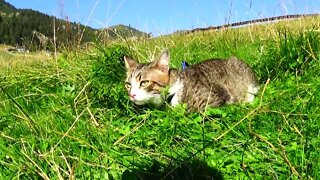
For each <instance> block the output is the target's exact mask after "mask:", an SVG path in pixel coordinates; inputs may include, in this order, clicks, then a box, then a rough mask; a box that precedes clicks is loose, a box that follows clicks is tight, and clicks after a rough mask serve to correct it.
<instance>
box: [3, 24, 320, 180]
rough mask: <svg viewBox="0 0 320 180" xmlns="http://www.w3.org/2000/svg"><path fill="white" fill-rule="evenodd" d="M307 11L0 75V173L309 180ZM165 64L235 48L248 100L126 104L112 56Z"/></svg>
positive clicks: (313, 174) (318, 158)
mask: <svg viewBox="0 0 320 180" xmlns="http://www.w3.org/2000/svg"><path fill="white" fill-rule="evenodd" d="M318 20H319V19H317V18H306V19H301V20H294V21H293V20H291V21H288V22H286V21H282V22H279V23H276V24H267V25H257V26H249V27H243V28H239V29H230V30H222V31H214V32H200V33H195V34H190V35H187V36H184V35H173V36H164V37H159V38H156V39H152V40H148V41H132V42H126V41H122V40H120V41H119V42H118V43H114V44H112V45H108V46H103V45H100V44H94V46H93V47H92V48H90V49H88V50H87V51H86V52H76V51H75V52H69V53H62V54H61V55H60V56H59V58H58V59H57V60H56V61H55V60H48V61H46V63H42V62H40V63H39V62H38V61H35V62H34V61H32V60H31V61H29V63H25V64H19V65H16V66H14V67H11V66H10V67H11V68H8V66H1V67H0V68H1V69H3V71H0V87H1V89H0V135H1V138H0V179H20V178H22V179H25V178H28V179H38V178H43V179H66V178H70V179H121V178H122V179H141V178H143V179H162V178H164V179H186V177H188V178H190V179H191V177H193V178H194V179H205V178H206V177H215V178H217V179H222V178H224V179H265V178H267V179H269V178H270V179H288V178H289V179H299V178H302V179H318V178H319V177H320V173H319V172H320V154H319V150H320V149H319V148H320V140H319V139H320V137H319V136H320V135H319V127H320V121H319V116H320V110H319V107H320V103H319V101H317V100H318V99H319V98H320V94H319V92H318V90H319V89H320V86H319V85H320V76H319V72H320V64H319V61H320V53H319V52H320V46H319V43H318V42H320V35H319V30H320V25H319V21H318ZM163 48H169V50H170V52H171V60H172V63H171V65H172V66H173V67H176V68H180V62H181V61H182V60H187V61H188V62H189V63H190V64H193V63H197V62H199V61H201V60H203V59H206V58H213V57H222V58H227V57H229V56H237V57H239V58H240V59H243V60H245V61H246V62H248V63H249V64H250V65H251V66H252V67H253V68H254V71H255V72H256V73H257V75H258V77H259V82H260V84H261V91H260V93H259V95H258V97H257V98H256V99H255V102H254V103H253V104H252V105H249V104H237V105H230V106H223V107H220V108H214V109H208V111H206V112H205V113H203V114H199V113H187V112H186V109H185V107H183V106H180V107H177V108H171V107H169V106H167V107H164V109H154V108H148V107H146V108H137V107H135V106H134V105H132V104H131V103H130V101H129V100H128V98H127V95H126V92H125V90H124V81H123V80H124V76H125V71H124V67H123V61H122V56H123V55H125V54H126V55H130V56H133V57H135V58H138V59H140V61H148V60H149V57H152V56H154V55H157V54H158V53H159V52H160V51H161V50H162V49H163Z"/></svg>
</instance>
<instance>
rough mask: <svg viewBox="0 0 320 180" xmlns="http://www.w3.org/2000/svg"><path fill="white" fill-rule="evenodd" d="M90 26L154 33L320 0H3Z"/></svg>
mask: <svg viewBox="0 0 320 180" xmlns="http://www.w3.org/2000/svg"><path fill="white" fill-rule="evenodd" d="M5 1H6V2H8V3H10V4H12V5H14V6H15V7H16V8H23V9H33V10H37V11H40V12H43V13H46V14H48V15H53V16H57V17H58V18H62V19H68V20H69V21H72V22H80V23H82V24H84V25H88V26H90V27H93V28H105V27H109V26H112V25H117V24H124V25H130V26H131V27H134V28H137V29H139V30H141V31H144V32H148V33H149V32H151V33H152V34H153V35H154V36H158V35H163V34H169V33H172V32H175V31H178V30H190V29H194V28H198V27H208V26H218V25H223V24H226V23H228V22H230V23H232V22H238V21H246V20H251V19H257V18H264V17H271V16H279V15H287V14H302V13H320V0H5Z"/></svg>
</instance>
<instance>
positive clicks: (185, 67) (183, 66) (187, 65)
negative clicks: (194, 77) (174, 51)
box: [181, 61, 189, 70]
mask: <svg viewBox="0 0 320 180" xmlns="http://www.w3.org/2000/svg"><path fill="white" fill-rule="evenodd" d="M181 64H182V70H186V69H187V67H189V64H188V63H187V61H182V63H181Z"/></svg>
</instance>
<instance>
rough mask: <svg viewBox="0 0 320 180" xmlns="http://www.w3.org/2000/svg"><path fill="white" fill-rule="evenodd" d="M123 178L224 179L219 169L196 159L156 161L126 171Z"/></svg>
mask: <svg viewBox="0 0 320 180" xmlns="http://www.w3.org/2000/svg"><path fill="white" fill-rule="evenodd" d="M122 179H129V180H142V179H143V180H145V179H147V180H149V179H150V180H157V179H159V180H160V179H186V180H191V179H192V180H193V179H194V180H198V179H199V180H201V179H210V180H220V179H223V176H222V174H221V172H220V171H219V170H218V169H215V168H212V167H209V166H208V165H207V164H206V163H204V162H202V161H199V160H194V161H191V162H184V163H179V165H168V166H163V165H161V164H160V163H159V162H157V161H154V162H153V164H152V166H151V167H149V168H141V169H138V170H132V171H129V170H127V171H125V172H124V173H123V174H122Z"/></svg>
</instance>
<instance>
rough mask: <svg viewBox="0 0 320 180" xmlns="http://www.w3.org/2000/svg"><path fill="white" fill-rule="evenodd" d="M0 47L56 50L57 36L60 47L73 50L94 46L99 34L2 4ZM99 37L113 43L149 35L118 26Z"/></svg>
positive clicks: (85, 28) (0, 0)
mask: <svg viewBox="0 0 320 180" xmlns="http://www.w3.org/2000/svg"><path fill="white" fill-rule="evenodd" d="M0 13H1V16H0V44H8V45H12V46H22V47H24V49H30V50H37V49H53V47H54V45H53V41H54V38H53V37H54V33H55V36H56V40H57V41H56V45H57V47H58V48H59V47H63V48H72V47H74V45H81V44H83V43H86V42H92V41H94V40H95V38H96V34H97V33H100V32H101V31H100V30H96V29H93V28H91V27H88V26H84V25H82V24H79V23H76V22H69V21H68V20H67V17H66V19H65V20H63V19H59V18H56V17H53V16H49V15H47V14H44V13H41V12H38V11H34V10H31V9H17V8H15V7H14V6H12V5H10V4H9V3H7V2H5V1H4V0H0ZM105 32H106V33H104V34H102V36H100V37H99V40H100V41H110V40H114V39H117V38H119V37H121V38H130V37H133V36H138V37H141V36H143V37H145V36H146V34H145V33H143V32H141V31H139V30H136V29H134V28H131V27H128V26H124V25H118V26H114V27H111V28H110V29H109V30H108V31H105Z"/></svg>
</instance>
